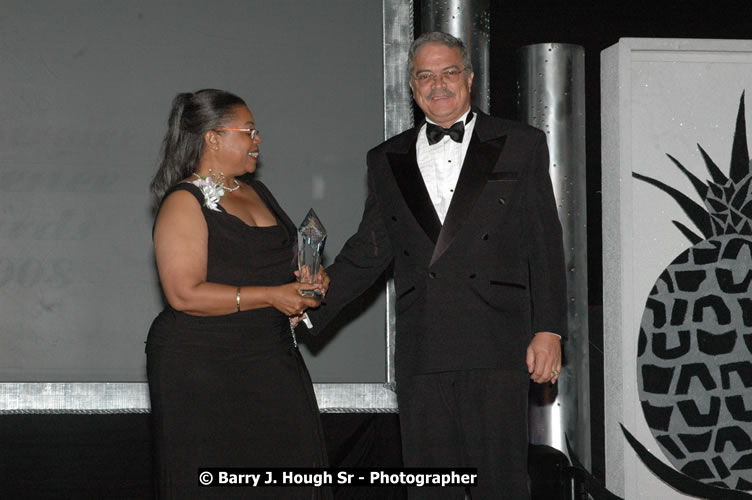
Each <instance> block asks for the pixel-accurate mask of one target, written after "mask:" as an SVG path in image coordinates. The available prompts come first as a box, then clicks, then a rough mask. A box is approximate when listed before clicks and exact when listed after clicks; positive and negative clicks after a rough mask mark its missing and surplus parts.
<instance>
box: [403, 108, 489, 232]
mask: <svg viewBox="0 0 752 500" xmlns="http://www.w3.org/2000/svg"><path fill="white" fill-rule="evenodd" d="M469 112H470V108H468V110H467V111H466V112H465V113H464V114H463V115H462V116H461V117H460V118H459V119H458V120H457V121H458V122H459V121H461V122H463V123H464V122H465V119H466V118H467V114H468V113H469ZM426 120H427V121H428V122H430V123H434V122H433V121H431V120H428V119H427V118H426ZM474 128H475V116H473V119H472V120H470V123H467V124H465V135H464V136H463V137H462V144H460V143H458V142H454V141H453V140H452V139H451V138H450V137H449V136H448V135H445V136H444V137H443V138H442V139H441V140H440V141H439V142H437V143H436V144H434V145H433V146H429V145H428V138H427V137H426V124H423V126H422V127H421V128H420V131H419V132H418V142H417V143H416V145H415V149H416V156H417V161H418V168H419V169H420V173H421V175H422V176H423V182H424V183H425V185H426V189H427V190H428V194H429V195H430V196H431V201H432V202H433V206H434V208H435V209H436V214H437V215H438V216H439V220H440V221H441V223H442V224H444V219H445V218H446V214H447V211H448V210H449V204H450V203H451V202H452V196H453V195H454V189H455V188H456V187H457V180H458V179H459V177H460V170H462V162H463V161H465V154H466V153H467V147H468V146H469V145H470V138H471V137H472V135H473V129H474Z"/></svg>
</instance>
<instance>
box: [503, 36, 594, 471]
mask: <svg viewBox="0 0 752 500" xmlns="http://www.w3.org/2000/svg"><path fill="white" fill-rule="evenodd" d="M519 52H520V64H521V66H520V72H519V89H520V95H519V101H518V111H519V115H520V116H519V118H520V120H522V121H523V122H526V123H528V124H530V125H533V126H535V127H538V128H540V129H541V130H543V131H544V132H545V133H546V136H547V137H548V148H549V151H550V154H551V163H550V168H549V172H550V175H551V180H552V181H553V186H554V193H555V195H556V200H557V204H558V211H559V220H560V221H561V225H562V229H563V232H564V255H565V258H566V266H567V294H568V301H569V302H568V305H569V308H568V319H569V341H568V342H566V343H565V344H564V363H565V364H564V369H563V371H562V375H561V378H560V379H559V383H558V384H557V385H556V386H553V387H544V386H537V387H534V388H533V390H532V391H531V399H530V401H531V405H530V439H531V442H533V443H537V444H548V445H550V446H553V447H555V448H557V449H559V450H562V451H564V452H566V445H565V443H564V434H566V437H567V438H568V439H569V441H570V442H571V443H572V446H573V449H574V451H575V453H576V454H577V456H578V458H579V459H580V460H581V461H582V462H583V464H584V465H585V466H586V467H587V468H588V469H589V468H590V465H591V457H590V431H589V428H590V425H589V421H590V393H589V387H590V363H589V356H588V329H587V326H588V322H587V317H588V297H587V234H586V229H587V225H586V222H587V219H586V215H587V214H586V201H585V200H586V184H585V52H584V49H583V48H582V47H580V46H578V45H569V44H558V43H546V44H537V45H528V46H526V47H522V48H521V49H520V51H519Z"/></svg>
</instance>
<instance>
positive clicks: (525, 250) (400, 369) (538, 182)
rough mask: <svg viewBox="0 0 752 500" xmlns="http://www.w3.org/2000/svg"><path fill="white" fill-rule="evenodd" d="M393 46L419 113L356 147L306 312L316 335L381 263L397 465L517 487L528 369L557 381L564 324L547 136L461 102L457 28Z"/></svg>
mask: <svg viewBox="0 0 752 500" xmlns="http://www.w3.org/2000/svg"><path fill="white" fill-rule="evenodd" d="M408 59H409V60H408V73H409V78H410V88H411V89H412V93H413V97H414V99H415V101H416V103H417V104H418V106H419V107H420V108H421V109H422V110H423V112H424V113H425V115H426V122H424V123H421V124H419V125H418V126H416V127H415V128H413V129H410V130H407V131H405V132H403V133H401V134H399V135H397V136H395V137H392V138H391V139H389V140H388V141H386V142H384V143H382V144H381V145H379V146H377V147H376V148H374V149H372V150H371V151H369V152H368V156H367V163H368V197H367V200H366V204H365V210H364V214H363V218H362V221H361V223H360V226H359V228H358V231H357V232H356V233H355V235H353V236H352V237H351V238H350V239H349V240H348V241H347V243H346V244H345V246H344V247H343V249H342V251H341V252H340V254H339V255H338V256H337V258H336V259H335V261H334V264H333V265H332V266H330V267H329V268H328V272H329V276H330V277H331V287H330V289H329V291H328V294H327V298H326V302H325V303H324V304H323V305H322V306H321V307H320V308H319V309H318V310H315V311H309V316H310V318H311V320H312V321H313V325H314V327H313V328H314V333H316V332H315V331H316V330H320V329H321V328H323V327H324V326H325V325H326V324H327V323H328V322H329V320H330V319H331V318H332V317H333V316H334V315H336V314H337V312H338V311H339V310H340V309H341V308H342V307H343V306H344V305H345V304H346V303H348V302H349V301H351V300H352V299H354V298H356V297H357V296H359V295H360V294H362V293H363V292H364V291H365V290H366V289H367V288H368V287H369V286H370V285H371V284H372V283H373V282H374V281H375V280H376V279H377V278H378V277H379V276H380V275H381V274H382V272H383V271H384V270H385V268H386V267H387V266H388V265H389V264H390V263H392V262H393V263H394V283H395V289H396V296H397V303H396V318H397V337H396V348H395V369H396V377H397V401H398V404H399V412H400V425H401V431H402V446H403V458H404V463H405V465H406V466H407V467H477V469H478V486H477V488H473V489H472V490H471V494H472V498H473V499H474V500H479V499H486V498H489V499H490V498H493V499H498V498H509V499H514V500H519V499H525V498H529V493H528V484H527V447H528V435H527V394H528V386H529V380H528V379H532V380H533V381H535V382H538V383H547V382H555V381H556V379H557V378H558V376H559V372H560V370H561V347H560V337H561V336H565V335H566V331H567V330H566V298H565V296H566V285H565V272H564V257H563V248H562V238H561V227H560V224H559V219H558V214H557V212H556V205H555V201H554V195H553V190H552V187H551V180H550V178H549V176H548V163H549V157H548V148H547V146H546V137H545V135H544V134H543V132H541V131H540V130H538V129H535V128H532V127H529V126H526V125H523V124H520V123H516V122H512V121H508V120H503V119H499V118H493V117H490V116H488V115H486V114H484V113H482V112H479V111H477V110H471V106H470V86H471V83H472V80H473V72H472V66H471V63H470V57H469V54H467V53H466V51H465V47H464V45H463V43H462V42H461V41H460V40H458V39H456V38H454V37H452V36H451V35H448V34H446V33H441V32H434V33H428V34H424V35H422V36H421V37H420V38H418V39H417V40H415V42H414V43H413V45H412V46H411V48H410V53H409V57H408ZM464 494H465V492H464V489H462V488H442V489H435V488H412V489H411V490H410V498H430V499H432V500H435V499H441V498H453V499H454V498H463V496H464Z"/></svg>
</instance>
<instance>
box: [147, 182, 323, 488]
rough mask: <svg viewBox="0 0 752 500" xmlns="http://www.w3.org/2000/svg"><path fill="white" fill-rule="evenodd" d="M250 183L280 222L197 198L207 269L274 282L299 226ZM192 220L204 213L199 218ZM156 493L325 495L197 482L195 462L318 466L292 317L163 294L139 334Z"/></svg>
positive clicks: (229, 277) (291, 258) (316, 427)
mask: <svg viewBox="0 0 752 500" xmlns="http://www.w3.org/2000/svg"><path fill="white" fill-rule="evenodd" d="M250 185H251V186H252V187H253V188H254V190H255V191H256V192H257V193H258V195H259V196H260V197H261V199H262V200H263V201H264V202H265V203H266V204H267V206H268V207H269V209H270V210H271V212H272V214H274V216H275V218H276V220H277V225H276V226H271V227H252V226H248V225H247V224H245V223H244V222H243V221H242V220H240V219H239V218H237V217H235V216H233V215H230V214H229V213H227V212H226V211H225V210H224V209H223V208H222V207H220V206H218V209H219V211H215V210H212V209H210V208H207V207H205V206H204V197H203V195H202V193H201V191H200V189H199V188H197V187H196V186H194V185H193V184H190V183H182V184H178V185H177V186H175V187H174V188H172V189H171V190H170V191H168V192H167V194H165V198H166V197H167V196H169V194H170V193H172V192H173V191H175V190H179V189H183V190H186V191H189V192H190V193H192V194H193V195H194V196H195V197H196V199H197V200H198V201H199V203H200V204H201V206H202V211H203V215H204V218H205V220H206V225H207V227H208V231H209V242H208V267H207V281H210V282H215V283H223V284H228V285H233V286H241V285H262V286H263V285H280V284H283V283H288V282H290V281H292V280H294V279H295V277H294V274H293V271H294V270H295V269H296V268H297V266H296V250H295V248H296V245H297V235H296V230H295V226H294V225H293V224H292V222H291V221H290V219H289V218H288V217H287V215H286V214H285V213H284V212H283V211H282V209H281V208H280V207H279V205H278V204H277V202H276V200H274V197H273V196H272V195H271V193H270V192H269V191H268V190H267V189H266V187H265V186H264V185H263V184H261V183H260V182H259V181H255V180H254V181H251V182H250ZM197 223H200V222H198V221H197ZM146 353H147V372H148V377H149V392H150V398H151V411H152V422H153V424H152V433H153V435H152V439H153V442H154V448H155V474H156V478H155V479H156V481H157V484H156V487H157V491H158V492H159V494H158V498H160V499H166V498H177V499H181V500H183V499H193V498H275V499H283V498H290V499H291V498H295V499H311V498H330V492H329V490H321V489H317V490H314V489H312V488H305V487H291V488H280V487H273V488H250V487H237V488H228V487H200V486H199V485H198V473H197V470H198V468H199V467H258V468H270V467H285V468H290V467H325V466H326V465H327V459H326V453H325V448H324V439H323V433H322V428H321V421H320V417H319V412H318V407H317V405H316V398H315V395H314V392H313V384H312V383H311V379H310V376H309V374H308V371H307V369H306V367H305V364H304V362H303V359H302V357H301V355H300V353H299V352H298V349H297V347H296V346H295V345H294V343H293V337H292V334H291V331H290V324H289V321H288V318H287V317H286V316H285V315H284V314H282V313H281V312H280V311H278V310H276V309H274V308H272V307H267V308H263V309H254V310H250V311H242V312H239V313H234V314H228V315H225V316H209V317H199V316H192V315H189V314H185V313H182V312H179V311H176V310H174V309H173V308H171V307H170V306H169V305H168V306H167V307H166V308H165V309H164V311H162V312H161V313H160V314H159V316H157V318H156V319H155V320H154V322H153V323H152V326H151V329H150V330H149V336H148V340H147V345H146Z"/></svg>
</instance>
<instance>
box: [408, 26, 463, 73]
mask: <svg viewBox="0 0 752 500" xmlns="http://www.w3.org/2000/svg"><path fill="white" fill-rule="evenodd" d="M427 43H440V44H441V45H444V46H446V47H449V48H450V49H459V50H460V55H461V56H462V65H463V66H464V67H465V69H466V70H467V71H466V72H465V78H469V77H470V73H472V72H473V63H472V62H471V61H470V54H469V53H468V52H467V51H466V50H465V44H464V43H462V40H460V39H459V38H455V37H453V36H452V35H450V34H449V33H444V32H443V31H432V32H430V33H423V34H422V35H420V36H419V37H418V38H416V39H415V41H414V42H413V43H412V45H410V51H409V52H408V53H407V77H408V78H412V77H413V70H414V69H415V54H416V53H417V52H418V50H420V48H421V47H423V46H424V45H425V44H427Z"/></svg>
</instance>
